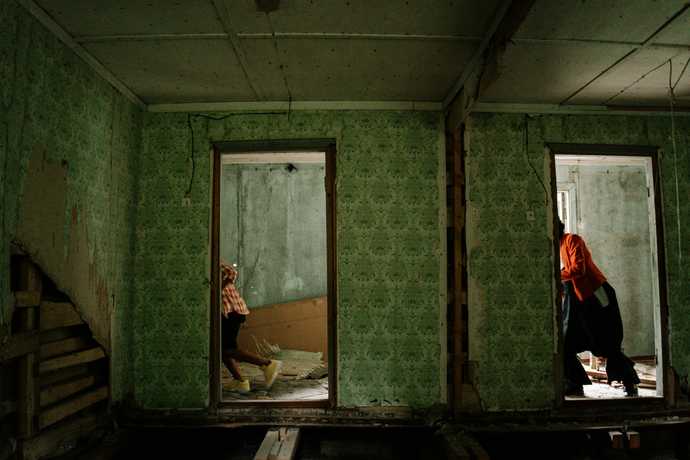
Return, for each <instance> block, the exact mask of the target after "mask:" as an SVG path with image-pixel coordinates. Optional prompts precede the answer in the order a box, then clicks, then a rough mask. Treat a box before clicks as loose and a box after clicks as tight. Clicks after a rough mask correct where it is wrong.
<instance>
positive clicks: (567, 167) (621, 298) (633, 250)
mask: <svg viewBox="0 0 690 460" xmlns="http://www.w3.org/2000/svg"><path fill="white" fill-rule="evenodd" d="M550 150H551V153H552V154H553V166H554V168H553V170H552V174H553V180H554V183H555V187H554V193H555V199H554V200H553V201H554V205H555V209H554V213H555V215H557V217H558V218H560V220H561V222H563V224H564V226H565V229H564V232H565V233H572V234H576V235H579V236H580V237H581V238H582V239H583V240H584V241H585V244H586V246H587V249H588V250H589V252H590V253H591V256H592V260H593V262H594V263H595V264H596V266H597V267H598V268H599V269H600V270H601V272H602V273H603V275H604V276H605V277H606V280H607V281H608V283H609V284H610V285H611V286H612V287H613V289H615V297H616V298H617V301H618V308H619V310H620V318H621V320H622V325H623V340H622V344H621V349H622V351H623V354H624V355H626V356H627V357H629V358H630V359H631V360H632V361H633V362H634V370H635V372H636V373H637V376H638V377H639V380H640V383H639V384H638V387H637V390H638V395H637V398H663V396H664V394H665V393H664V379H663V376H664V362H665V361H664V358H665V350H666V347H667V345H666V340H667V335H666V331H667V325H666V318H667V316H666V315H667V313H666V312H667V309H666V308H667V307H666V303H665V284H664V281H665V276H664V271H663V262H662V261H663V246H662V244H661V242H662V241H663V239H662V238H663V235H662V233H661V232H662V229H661V225H660V224H661V217H660V216H661V215H660V202H659V201H660V200H659V198H660V197H659V193H658V184H657V181H656V177H657V170H656V149H654V148H647V147H629V148H626V147H624V146H582V145H579V146H576V145H565V144H558V145H551V146H550ZM557 241H558V239H557ZM557 254H558V252H557ZM557 260H560V257H558V258H557ZM560 267H563V261H560ZM556 281H557V283H559V284H560V282H561V280H560V279H557V280H556ZM559 307H560V306H559ZM603 308H606V307H603ZM565 311H566V310H565V309H563V310H561V309H560V308H559V317H560V318H561V321H559V326H560V327H559V334H560V336H561V338H562V339H565V338H564V337H563V334H564V331H563V330H564V321H563V320H564V318H563V315H564V314H565ZM602 317H603V318H609V316H608V315H604V316H602ZM569 318H570V320H571V321H572V320H573V316H572V313H571V314H570V315H569ZM566 319H567V318H566ZM588 321H591V319H588ZM586 327H589V326H586ZM608 327H609V326H608V324H607V323H604V322H601V323H599V324H594V325H592V329H593V330H594V329H596V330H598V331H606V330H607V328H608ZM587 334H589V332H587ZM592 334H593V333H592ZM562 342H563V341H562ZM564 347H566V348H567V345H564ZM578 351H579V352H578V354H577V358H578V360H579V362H580V364H581V365H582V367H583V368H584V370H585V372H586V374H587V377H588V378H589V380H590V381H591V385H587V384H585V385H583V387H582V389H583V393H584V395H578V396H569V395H565V396H564V397H565V400H580V399H586V400H611V399H619V398H621V399H622V398H626V391H625V390H624V382H622V381H617V380H614V381H612V382H609V379H608V376H607V373H606V364H607V363H606V358H604V357H601V356H595V355H593V354H592V352H591V350H586V351H582V350H578ZM628 396H629V395H628ZM637 398H634V399H637ZM627 399H630V398H627Z"/></svg>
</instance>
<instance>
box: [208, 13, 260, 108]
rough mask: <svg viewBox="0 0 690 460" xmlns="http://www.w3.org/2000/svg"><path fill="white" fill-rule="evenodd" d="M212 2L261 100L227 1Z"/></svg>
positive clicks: (245, 74)
mask: <svg viewBox="0 0 690 460" xmlns="http://www.w3.org/2000/svg"><path fill="white" fill-rule="evenodd" d="M211 3H213V7H214V8H215V10H216V13H217V14H218V19H220V22H221V24H222V25H223V30H225V33H226V35H227V38H228V40H230V44H231V45H232V49H233V51H234V52H235V56H236V57H237V61H238V62H239V64H240V67H241V68H242V72H243V73H244V76H245V78H246V79H247V83H248V84H249V86H250V87H251V88H252V91H253V92H254V96H255V97H256V98H257V99H259V100H261V99H263V94H262V91H261V88H260V87H259V85H258V84H257V83H256V81H255V80H254V79H253V78H252V75H251V74H250V73H249V64H248V62H247V56H246V55H245V53H244V49H243V48H242V44H241V43H240V39H239V38H238V37H237V33H236V32H235V29H234V28H233V26H232V19H231V16H230V11H229V10H228V5H227V2H226V1H225V0H211Z"/></svg>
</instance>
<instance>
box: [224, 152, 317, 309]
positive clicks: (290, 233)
mask: <svg viewBox="0 0 690 460" xmlns="http://www.w3.org/2000/svg"><path fill="white" fill-rule="evenodd" d="M296 168H297V169H294V170H292V171H288V170H286V168H285V165H280V164H270V165H225V166H224V167H223V181H222V185H221V193H222V203H221V242H220V251H221V255H222V257H223V259H224V260H226V261H227V262H229V263H237V265H238V272H239V278H238V287H239V289H240V292H241V294H242V296H243V297H244V299H245V300H246V302H247V305H248V306H249V308H256V307H261V306H264V305H272V304H278V303H285V302H291V301H294V300H300V299H308V298H312V297H321V296H324V295H326V192H325V189H324V177H325V167H324V166H323V165H318V164H298V165H297V166H296Z"/></svg>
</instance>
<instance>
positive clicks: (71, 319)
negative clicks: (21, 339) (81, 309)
mask: <svg viewBox="0 0 690 460" xmlns="http://www.w3.org/2000/svg"><path fill="white" fill-rule="evenodd" d="M40 322H41V330H42V331H47V330H48V329H55V328H58V327H67V326H76V325H78V324H82V323H83V321H82V319H81V317H80V316H79V313H77V310H76V309H75V308H74V305H72V304H71V303H69V302H41V321H40Z"/></svg>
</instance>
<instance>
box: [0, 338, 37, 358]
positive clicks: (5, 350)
mask: <svg viewBox="0 0 690 460" xmlns="http://www.w3.org/2000/svg"><path fill="white" fill-rule="evenodd" d="M38 344H39V335H38V332H36V331H30V332H23V333H20V334H15V335H8V336H5V337H3V339H2V340H0V363H3V362H5V361H9V360H10V359H14V358H17V357H19V356H23V355H26V354H28V353H31V352H35V351H36V350H37V349H38Z"/></svg>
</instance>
